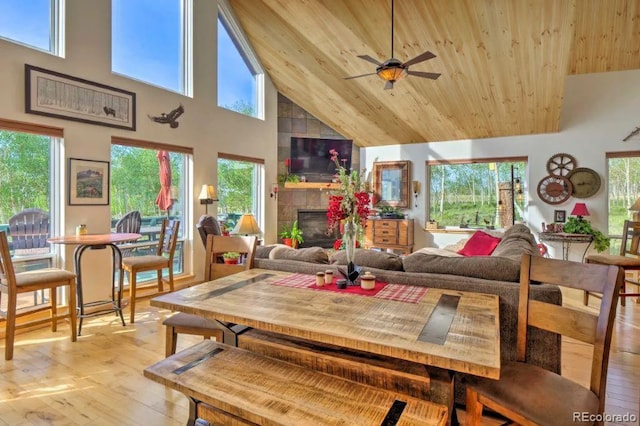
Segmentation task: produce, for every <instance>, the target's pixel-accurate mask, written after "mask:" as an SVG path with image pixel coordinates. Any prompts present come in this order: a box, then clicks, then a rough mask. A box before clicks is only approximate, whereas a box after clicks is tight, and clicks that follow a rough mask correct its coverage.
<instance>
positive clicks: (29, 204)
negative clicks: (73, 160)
mask: <svg viewBox="0 0 640 426" xmlns="http://www.w3.org/2000/svg"><path fill="white" fill-rule="evenodd" d="M22 127H23V124H22V123H14V122H9V121H4V120H0V158H2V161H0V231H4V232H6V233H7V239H8V241H9V252H10V254H11V257H12V261H13V265H14V268H15V270H16V272H23V271H29V270H34V269H42V268H49V267H51V266H53V247H52V246H51V245H50V244H48V243H47V242H46V240H47V238H49V237H50V236H53V235H58V234H59V230H60V203H59V200H60V198H61V194H60V193H59V191H60V187H61V185H60V182H59V176H60V175H61V170H60V167H59V166H60V164H61V161H60V145H61V139H60V138H59V136H62V131H61V130H60V129H53V128H46V127H40V126H30V127H31V128H30V129H28V130H26V129H25V130H24V131H23V130H21V129H22ZM31 132H40V133H31ZM48 298H49V292H48V290H47V291H43V292H38V294H33V296H32V295H31V294H23V295H21V296H20V297H19V298H18V306H19V307H20V308H24V307H29V306H33V305H36V304H40V303H43V302H44V301H45V300H47V299H48ZM59 300H64V299H59ZM2 302H3V303H5V305H6V301H5V300H4V299H3V300H2ZM5 305H3V307H4V306H5ZM3 309H4V308H3Z"/></svg>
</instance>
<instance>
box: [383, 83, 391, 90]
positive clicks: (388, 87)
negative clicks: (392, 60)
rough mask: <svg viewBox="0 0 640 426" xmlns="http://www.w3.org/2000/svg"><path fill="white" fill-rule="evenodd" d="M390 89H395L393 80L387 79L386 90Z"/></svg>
mask: <svg viewBox="0 0 640 426" xmlns="http://www.w3.org/2000/svg"><path fill="white" fill-rule="evenodd" d="M390 89H393V81H387V82H386V83H385V84H384V90H390Z"/></svg>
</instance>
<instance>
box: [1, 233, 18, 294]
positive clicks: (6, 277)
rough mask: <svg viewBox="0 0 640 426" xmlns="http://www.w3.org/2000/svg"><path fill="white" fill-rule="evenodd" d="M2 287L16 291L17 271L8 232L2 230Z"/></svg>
mask: <svg viewBox="0 0 640 426" xmlns="http://www.w3.org/2000/svg"><path fill="white" fill-rule="evenodd" d="M0 288H1V289H2V290H3V291H4V292H7V291H8V292H15V291H16V273H15V270H14V269H13V262H12V261H11V254H10V253H9V241H8V240H7V234H6V233H5V232H3V231H0Z"/></svg>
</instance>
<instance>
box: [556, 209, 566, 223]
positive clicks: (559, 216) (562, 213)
mask: <svg viewBox="0 0 640 426" xmlns="http://www.w3.org/2000/svg"><path fill="white" fill-rule="evenodd" d="M566 220H567V211H566V210H554V212H553V221H554V222H556V223H564V222H565V221H566Z"/></svg>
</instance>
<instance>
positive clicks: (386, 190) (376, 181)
mask: <svg viewBox="0 0 640 426" xmlns="http://www.w3.org/2000/svg"><path fill="white" fill-rule="evenodd" d="M410 164H411V161H376V162H374V163H373V200H374V203H373V204H374V205H376V206H390V207H399V208H406V207H409V183H410V182H411V180H410V176H409V167H410Z"/></svg>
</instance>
